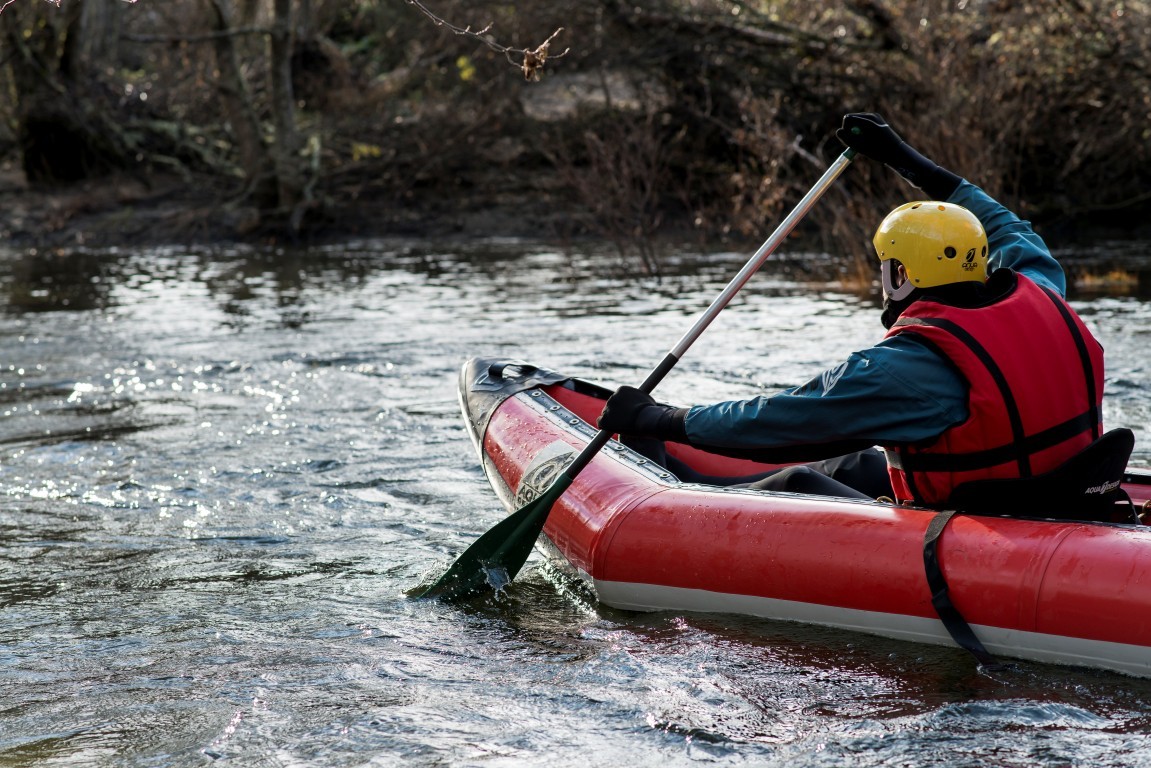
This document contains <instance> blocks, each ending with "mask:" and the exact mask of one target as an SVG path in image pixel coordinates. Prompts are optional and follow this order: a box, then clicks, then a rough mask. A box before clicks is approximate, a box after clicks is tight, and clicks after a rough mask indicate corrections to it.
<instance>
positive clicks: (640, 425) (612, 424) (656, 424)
mask: <svg viewBox="0 0 1151 768" xmlns="http://www.w3.org/2000/svg"><path fill="white" fill-rule="evenodd" d="M686 416H687V409H686V408H675V407H674V406H670V405H664V404H663V403H657V402H656V401H655V400H653V399H652V397H651V395H649V394H647V393H645V392H641V391H639V390H638V389H636V388H635V387H620V388H619V389H618V390H616V393H615V394H614V395H612V396H611V397H609V398H608V401H607V405H605V406H604V409H603V413H601V414H600V416H599V428H600V429H607V430H610V431H612V432H616V433H619V434H623V435H633V436H635V437H654V438H656V439H657V440H671V441H673V442H676V443H686V442H687V430H686V428H685V426H684V417H686Z"/></svg>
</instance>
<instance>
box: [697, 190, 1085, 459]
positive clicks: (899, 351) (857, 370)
mask: <svg viewBox="0 0 1151 768" xmlns="http://www.w3.org/2000/svg"><path fill="white" fill-rule="evenodd" d="M947 202H952V203H955V204H957V205H962V206H963V207H964V208H967V209H968V210H970V211H971V212H972V213H974V214H975V215H976V216H977V217H978V218H979V220H980V222H982V224H983V228H984V230H986V232H987V242H988V246H989V251H990V254H989V256H988V271H989V272H990V271H994V270H995V269H999V268H1003V267H1007V268H1010V269H1013V270H1015V271H1017V272H1020V273H1022V274H1025V275H1027V276H1028V277H1030V278H1031V279H1032V280H1034V281H1035V282H1037V283H1039V284H1040V285H1042V286H1047V287H1049V288H1051V289H1053V290H1054V291H1056V292H1057V293H1058V294H1059V295H1060V296H1066V292H1067V283H1066V278H1065V276H1064V274H1063V269H1062V267H1060V265H1059V262H1057V261H1056V260H1055V259H1054V257H1052V255H1051V252H1050V251H1049V250H1048V248H1047V246H1046V245H1045V244H1044V242H1043V240H1042V239H1041V238H1040V237H1039V235H1037V234H1035V232H1034V231H1033V230H1032V229H1031V225H1030V224H1029V223H1028V222H1026V221H1023V220H1021V219H1020V218H1019V217H1018V216H1016V215H1015V214H1014V213H1012V212H1011V211H1009V210H1007V209H1006V208H1004V207H1003V206H1002V205H1000V204H999V203H998V202H996V201H995V200H994V199H992V198H991V197H990V196H989V195H988V194H987V193H986V192H984V191H983V190H982V189H980V188H979V187H976V186H975V185H973V184H971V183H969V182H967V181H963V182H962V183H960V185H959V187H958V188H957V189H956V190H955V192H954V193H953V194H952V195H951V197H950V198H949V199H948V201H947ZM877 326H878V322H877ZM966 418H967V382H966V381H965V380H964V379H963V378H962V377H961V376H960V375H959V374H958V373H957V372H956V371H955V370H954V369H953V368H952V366H951V365H950V363H948V362H947V361H946V360H944V359H943V358H941V357H940V356H939V355H938V354H937V353H936V352H934V351H933V350H932V349H930V348H929V347H927V346H925V345H924V344H922V343H920V342H919V341H917V340H916V339H915V336H914V334H910V333H908V334H900V335H898V336H894V337H892V338H888V339H883V340H882V341H880V342H878V343H877V344H876V345H875V346H872V347H869V348H867V349H862V350H859V351H858V352H854V353H852V354H851V355H850V356H849V357H848V358H847V359H846V360H844V361H843V362H841V363H839V364H838V365H836V366H834V367H832V368H830V369H828V370H826V371H824V372H823V373H821V374H819V375H818V376H816V377H815V378H813V379H811V381H809V382H807V383H806V384H804V385H802V386H799V387H795V388H792V389H787V390H784V391H782V392H780V393H778V394H775V395H771V396H761V397H755V398H752V399H750V400H738V401H732V402H724V403H716V404H714V405H698V406H695V407H693V408H691V409H690V410H689V411H688V413H687V417H686V420H685V428H686V430H687V437H688V440H689V441H690V442H691V443H693V444H696V445H701V446H714V447H717V448H727V449H734V450H736V451H752V452H760V453H763V454H765V455H766V456H768V457H772V458H774V460H776V461H814V460H816V459H821V458H831V457H833V456H836V455H839V454H842V453H847V452H849V451H851V450H857V449H859V448H862V447H866V446H869V445H890V444H895V443H915V442H920V441H928V440H931V439H934V438H936V437H938V436H939V435H940V434H942V433H943V432H944V431H945V430H946V429H948V428H949V427H952V426H954V425H956V424H959V423H960V422H962V421H964V420H965V419H966ZM773 451H774V452H777V454H776V455H774V456H772V452H773Z"/></svg>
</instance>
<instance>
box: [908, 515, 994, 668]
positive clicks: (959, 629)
mask: <svg viewBox="0 0 1151 768" xmlns="http://www.w3.org/2000/svg"><path fill="white" fill-rule="evenodd" d="M955 514H956V511H955V510H953V509H948V510H944V511H942V512H940V513H939V514H937V515H936V516H935V517H933V518H932V519H931V524H930V525H928V526H927V532H926V533H925V534H924V536H923V566H924V568H925V570H926V571H927V585H928V586H929V587H930V588H931V604H932V605H933V606H934V607H935V612H936V613H937V614H939V618H940V620H941V621H942V622H943V626H944V628H946V629H947V633H948V634H950V635H951V639H952V640H954V641H955V642H956V643H958V644H959V647H961V648H963V649H964V650H966V651H968V652H969V653H970V654H971V655H972V656H974V657H975V658H976V660H978V661H979V663H980V664H983V665H985V666H986V665H992V664H995V663H996V661H995V657H994V656H992V655H991V654H990V653H988V651H987V649H986V648H984V647H983V643H981V642H980V641H979V638H978V637H976V636H975V630H973V629H972V628H971V625H970V624H968V623H967V619H965V618H963V614H961V613H960V612H959V609H958V608H956V607H955V604H954V603H952V602H951V596H950V595H949V594H948V589H947V579H945V578H944V577H943V569H942V568H940V567H939V551H938V549H939V537H940V536H941V535H942V534H943V529H944V528H946V527H947V524H948V523H949V522H951V518H952V517H954V516H955Z"/></svg>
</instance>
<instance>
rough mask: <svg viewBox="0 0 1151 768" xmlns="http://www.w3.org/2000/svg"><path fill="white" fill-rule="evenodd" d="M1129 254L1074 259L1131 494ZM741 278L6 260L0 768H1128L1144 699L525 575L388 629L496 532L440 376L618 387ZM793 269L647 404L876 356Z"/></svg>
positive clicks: (411, 253)
mask: <svg viewBox="0 0 1151 768" xmlns="http://www.w3.org/2000/svg"><path fill="white" fill-rule="evenodd" d="M1139 254H1140V249H1139V248H1137V247H1134V246H1132V245H1117V246H1113V247H1110V248H1102V249H1099V250H1096V251H1095V252H1093V253H1091V254H1085V253H1075V252H1071V253H1068V254H1066V258H1067V260H1068V262H1069V263H1074V264H1087V265H1089V266H1091V265H1093V266H1091V268H1090V270H1089V271H1090V272H1091V273H1092V274H1094V275H1096V276H1097V277H1099V278H1107V279H1105V280H1097V281H1094V282H1091V283H1089V284H1088V283H1083V284H1081V286H1080V290H1079V291H1078V293H1077V294H1076V296H1075V304H1076V306H1077V308H1078V309H1079V310H1080V312H1081V313H1082V314H1083V315H1084V316H1085V317H1086V318H1087V320H1088V322H1089V323H1090V324H1091V325H1092V327H1093V329H1094V330H1095V331H1096V332H1097V334H1098V335H1099V336H1100V338H1101V339H1102V340H1103V341H1104V343H1105V344H1106V346H1107V349H1108V355H1109V378H1108V384H1107V386H1108V397H1109V399H1108V405H1107V410H1106V418H1107V421H1108V424H1109V426H1128V427H1131V428H1133V429H1135V430H1136V433H1137V436H1138V440H1139V445H1138V446H1137V454H1136V457H1135V463H1137V464H1139V465H1141V466H1148V465H1151V440H1149V439H1148V429H1149V428H1151V389H1148V386H1147V385H1148V380H1149V372H1148V353H1147V349H1148V339H1149V338H1151V295H1149V294H1151V292H1149V291H1148V290H1147V287H1148V284H1147V281H1146V280H1144V282H1143V283H1142V284H1141V285H1140V284H1139V283H1137V282H1136V278H1137V277H1138V276H1139V275H1140V274H1142V275H1143V276H1144V278H1146V276H1147V272H1146V270H1147V268H1148V266H1149V265H1148V263H1147V262H1146V261H1144V260H1141V257H1140V255H1139ZM743 258H744V256H742V255H737V254H726V255H725V254H719V255H715V254H712V255H709V256H702V255H693V254H690V253H686V254H683V255H681V256H679V257H675V258H671V257H669V261H668V265H669V266H668V276H666V277H665V278H664V279H663V280H662V281H660V282H658V283H656V282H654V281H650V280H647V281H643V280H641V281H637V280H633V279H628V278H625V277H611V276H608V277H604V276H603V275H612V274H614V272H613V268H614V267H615V266H617V265H616V263H615V261H614V260H613V257H612V256H611V255H610V254H607V253H596V252H593V251H589V252H580V253H569V252H561V251H558V250H555V249H551V248H548V247H541V246H537V245H533V244H530V243H520V242H502V243H501V242H494V243H486V244H483V245H475V246H468V247H464V246H460V245H458V244H457V245H450V246H440V247H431V246H428V245H426V244H424V245H417V244H405V243H398V242H368V243H351V244H347V245H344V246H341V247H332V248H326V249H316V250H312V251H309V252H306V253H296V252H278V251H268V252H263V251H251V250H226V249H203V250H196V249H189V248H168V249H152V250H147V251H120V250H109V251H99V252H92V251H75V252H41V253H35V252H23V251H21V252H12V251H0V295H2V296H3V297H4V298H3V301H4V306H3V309H2V318H3V322H2V323H0V619H2V621H0V765H44V766H51V765H68V766H109V765H111V766H171V765H208V764H212V763H214V762H216V761H222V762H224V763H225V764H234V765H259V766H352V765H356V766H359V765H373V766H580V768H592V767H593V766H605V767H606V766H621V765H628V766H660V767H661V768H664V767H666V766H668V765H689V764H696V763H705V764H719V765H755V766H844V765H851V766H928V765H938V766H985V765H995V766H1036V765H1041V766H1143V765H1146V766H1151V741H1149V738H1148V737H1149V734H1151V681H1143V680H1136V679H1132V678H1127V677H1123V676H1120V675H1116V674H1110V673H1102V672H1093V671H1084V670H1075V669H1066V668H1060V667H1053V666H1045V665H1039V664H1026V663H1019V664H1013V665H1011V666H1010V667H1008V668H1007V669H1004V670H999V671H995V672H986V671H980V670H978V669H977V668H976V667H975V665H974V664H973V663H972V660H971V659H970V658H968V657H967V656H966V655H965V654H964V653H963V652H961V651H959V650H957V649H947V648H933V647H925V646H918V645H912V644H907V643H900V642H895V641H885V640H880V639H875V638H871V637H866V636H860V635H854V634H850V633H845V632H838V631H830V630H823V629H818V628H811V627H803V626H797V625H791V624H785V623H773V622H767V621H760V620H754V621H753V620H747V619H740V618H734V617H729V616H704V615H690V614H685V615H673V614H663V613H660V614H649V615H636V614H627V613H620V612H615V611H611V610H607V609H605V608H603V607H601V606H597V605H595V604H590V603H589V602H588V600H587V599H586V597H584V596H582V595H579V594H572V593H571V592H570V591H567V590H564V589H561V588H558V587H557V585H556V584H555V583H553V581H552V580H550V579H549V576H548V574H547V573H546V569H542V568H540V567H539V565H540V560H539V559H538V555H537V556H535V557H533V559H532V560H531V561H529V564H528V567H527V568H525V570H524V571H523V572H522V573H521V575H520V577H519V578H518V579H517V580H516V581H515V582H514V583H513V584H512V585H511V586H510V587H509V588H508V589H507V590H506V592H505V593H503V594H502V595H500V596H499V597H498V598H490V599H485V600H481V601H478V602H477V603H475V604H472V605H466V606H449V605H442V604H438V603H434V602H425V601H415V600H411V599H409V598H407V597H406V596H405V594H404V592H405V590H407V589H410V588H412V587H413V586H415V585H416V584H418V583H419V582H420V581H421V580H423V579H425V578H427V577H428V576H429V574H434V573H437V572H439V571H440V570H442V569H443V568H445V567H446V566H447V564H448V563H449V562H450V561H451V560H452V558H453V557H454V555H456V554H458V553H459V552H460V551H462V549H463V548H465V547H466V546H467V545H468V544H469V543H471V542H472V541H473V540H474V539H475V538H476V537H477V536H478V535H480V534H481V533H483V532H484V531H486V530H487V529H488V528H489V527H491V526H492V525H493V524H494V523H495V522H497V521H498V520H499V519H500V518H501V516H502V515H503V510H502V508H501V506H500V504H499V502H498V501H497V499H496V497H495V494H494V492H493V491H492V490H491V489H490V487H489V486H488V485H487V482H486V480H485V479H484V476H483V473H482V471H481V469H480V465H479V461H478V459H477V457H476V456H475V455H474V453H473V451H472V447H471V444H470V442H469V440H468V437H467V434H466V432H465V429H464V426H463V422H462V419H461V417H460V415H459V412H458V408H457V404H456V376H457V371H458V368H459V365H460V364H461V363H462V362H463V360H464V359H466V358H467V357H470V356H473V355H484V356H509V357H517V358H521V359H524V360H528V361H531V362H534V363H537V364H540V365H544V366H547V367H550V368H555V369H558V370H561V371H565V372H570V373H573V374H579V375H583V376H586V377H590V378H594V379H597V380H600V381H603V382H604V383H607V384H610V385H617V384H624V383H632V384H634V383H637V382H638V381H640V380H641V379H642V377H643V375H644V374H645V373H646V372H647V370H648V369H649V368H651V367H652V366H654V364H655V363H656V362H657V361H658V360H659V359H660V358H661V357H662V356H663V354H664V353H665V352H666V351H667V349H669V348H670V347H671V346H672V345H673V344H674V342H675V341H676V340H677V339H678V338H679V336H680V335H681V334H682V333H683V332H684V331H685V330H686V329H687V328H688V327H689V326H690V325H691V323H692V322H693V321H694V318H695V317H696V316H697V315H698V313H699V312H700V311H702V309H703V308H704V307H706V306H707V304H708V303H709V302H710V301H711V299H712V298H713V297H714V295H715V294H716V293H718V291H719V290H720V289H721V288H722V286H723V284H724V283H725V282H726V280H727V279H728V278H729V277H730V276H731V275H732V274H734V272H735V271H736V270H737V269H738V268H739V266H740V264H741V263H742V259H743ZM817 262H818V259H814V258H813V259H807V260H804V259H795V258H793V259H791V260H788V259H782V258H781V259H777V260H774V261H772V262H769V263H768V265H767V266H766V267H765V268H764V271H763V273H762V274H761V275H759V276H757V277H756V278H755V279H754V280H753V282H752V283H751V284H750V285H749V286H747V288H746V289H745V290H744V292H743V293H741V294H740V295H739V296H738V297H737V298H736V300H735V301H734V302H733V305H732V306H731V307H729V308H728V309H727V310H726V311H725V312H724V313H723V314H722V315H721V316H720V318H719V319H718V320H717V321H716V322H715V324H714V325H713V327H712V328H711V329H710V330H709V331H708V332H707V334H706V335H705V336H704V337H703V338H702V339H701V340H700V342H698V343H697V345H696V347H695V348H693V349H692V350H691V351H690V352H689V353H688V355H687V356H686V357H685V359H684V360H683V362H681V364H680V365H679V366H678V367H677V369H676V370H675V371H673V372H672V374H671V375H670V376H669V377H668V379H667V380H666V381H665V382H664V384H663V385H661V388H660V390H659V392H658V393H657V394H659V395H660V396H661V397H662V399H664V400H668V401H671V402H678V403H690V402H702V401H708V400H715V399H723V398H728V397H742V396H749V395H751V394H752V393H755V392H758V391H760V390H762V389H773V388H778V387H783V386H790V385H793V384H798V383H801V382H802V381H804V380H806V379H807V378H808V377H809V376H810V375H812V374H813V373H815V372H817V371H818V370H821V369H822V368H823V367H824V366H826V365H830V364H832V363H834V362H837V361H838V360H839V359H840V358H841V357H842V356H843V355H845V354H847V353H848V352H850V351H851V350H853V349H855V348H857V347H858V346H861V345H864V344H867V343H869V342H870V341H873V340H874V339H875V338H877V337H878V336H879V334H880V333H881V327H880V326H879V323H878V318H877V311H876V308H875V305H874V302H873V299H871V298H869V297H866V296H862V297H861V296H856V295H854V294H852V293H847V292H844V291H842V290H840V289H838V288H837V287H836V285H835V284H834V283H825V282H811V281H809V280H799V279H797V278H796V275H797V274H801V273H804V270H803V269H801V267H807V266H810V265H811V264H813V263H817ZM1116 266H1117V267H1118V268H1120V269H1122V270H1125V271H1123V272H1122V273H1113V272H1112V271H1111V268H1112V267H1116ZM1116 275H1118V277H1119V279H1118V280H1115V279H1113V278H1116ZM1114 283H1117V284H1118V288H1115V286H1114ZM845 588H848V585H845ZM1133 620H1143V619H1141V618H1140V619H1136V618H1133Z"/></svg>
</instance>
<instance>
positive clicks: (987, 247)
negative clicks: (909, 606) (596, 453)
mask: <svg viewBox="0 0 1151 768" xmlns="http://www.w3.org/2000/svg"><path fill="white" fill-rule="evenodd" d="M836 135H837V136H838V137H839V139H840V140H841V141H842V142H843V143H844V144H846V145H847V146H848V147H851V148H852V149H854V150H856V151H857V152H858V153H859V154H861V155H863V156H866V157H869V158H871V159H872V160H876V161H878V162H881V163H883V164H885V165H887V166H888V167H889V168H891V169H892V170H894V171H895V172H896V173H898V174H899V175H900V176H902V177H903V178H904V179H905V180H906V181H907V182H909V183H910V184H911V185H912V186H914V187H916V188H918V189H920V190H922V192H923V193H924V194H925V195H926V196H927V198H929V199H928V200H925V201H919V202H913V203H908V204H906V205H903V206H900V207H898V208H896V209H895V210H894V211H892V212H891V213H890V214H889V215H888V216H887V217H886V218H885V219H884V220H883V222H882V223H881V224H880V225H879V228H878V230H877V231H876V234H875V238H874V241H873V243H874V245H875V248H876V253H877V256H878V258H879V260H880V274H881V281H882V285H883V311H882V314H881V320H882V323H883V326H884V328H886V329H887V334H886V335H885V336H884V337H883V339H882V340H880V341H879V342H878V343H876V344H875V345H874V346H872V347H869V348H867V349H863V350H860V351H858V352H855V353H853V354H851V355H850V356H849V357H848V358H847V359H846V360H844V361H843V362H841V363H840V364H838V365H836V366H834V367H832V368H830V369H829V370H827V371H824V372H823V373H820V374H819V375H818V376H816V377H814V378H813V379H811V380H810V381H809V382H807V383H806V384H804V385H802V386H799V387H795V388H793V389H788V390H785V391H783V392H780V393H778V394H775V395H771V396H766V395H765V396H760V397H755V398H752V399H750V400H741V401H731V402H722V403H715V404H712V405H696V406H694V407H691V408H677V407H673V406H670V405H665V404H662V403H658V402H656V401H655V400H653V399H652V398H651V397H650V396H649V395H646V394H644V393H642V392H640V391H639V390H638V389H635V388H632V387H623V388H621V389H619V390H618V391H617V392H616V393H615V394H614V395H613V396H612V397H611V398H610V399H609V400H608V402H607V406H606V407H605V408H604V411H603V413H602V415H601V416H600V419H599V425H600V427H601V428H603V429H610V430H612V431H613V432H618V433H620V434H621V435H627V436H635V437H638V438H648V439H654V440H658V441H674V442H681V443H689V444H691V445H693V446H696V447H699V448H702V449H705V450H708V451H711V452H715V453H722V454H726V455H736V456H750V457H754V458H758V459H759V460H762V461H769V462H772V463H789V464H790V463H796V462H809V463H807V464H804V465H801V466H794V467H789V468H788V469H786V470H784V471H782V472H778V473H776V474H774V475H772V476H770V477H767V478H765V479H762V480H759V481H757V482H755V483H754V484H753V487H757V488H763V489H771V490H797V491H801V492H824V493H831V494H833V495H845V496H851V495H855V496H859V497H869V498H876V497H879V496H891V497H893V498H894V499H895V500H898V501H912V502H915V503H918V504H922V505H925V506H931V507H942V506H944V505H946V504H947V503H948V501H949V498H950V497H951V495H952V491H953V490H954V489H955V488H956V487H957V486H959V485H960V484H962V483H965V482H967V481H977V480H983V479H989V478H1019V477H1030V476H1033V475H1040V474H1042V473H1045V472H1048V471H1050V470H1052V469H1054V468H1056V467H1058V466H1059V465H1060V464H1062V463H1063V462H1064V461H1066V460H1067V459H1069V458H1071V457H1072V456H1075V455H1076V454H1078V453H1079V452H1080V451H1082V450H1083V449H1085V448H1086V447H1087V446H1088V445H1090V444H1092V443H1093V441H1095V440H1097V439H1098V438H1099V437H1100V435H1101V433H1102V418H1101V402H1102V395H1103V350H1102V347H1101V345H1100V344H1099V342H1098V341H1096V340H1095V338H1094V337H1093V336H1092V335H1091V332H1090V331H1089V329H1088V328H1087V327H1086V326H1085V325H1084V323H1083V322H1082V320H1081V319H1080V318H1079V317H1078V316H1077V315H1076V314H1075V312H1074V311H1073V310H1072V309H1071V308H1070V306H1069V305H1068V304H1067V303H1066V301H1065V296H1066V279H1065V277H1064V273H1063V269H1062V268H1061V267H1060V265H1059V263H1058V262H1057V261H1056V260H1055V259H1054V258H1053V257H1052V255H1051V252H1050V251H1049V250H1048V248H1047V246H1046V245H1045V244H1044V242H1043V240H1042V239H1041V238H1040V237H1039V235H1037V234H1036V233H1035V232H1034V231H1033V230H1032V228H1031V226H1030V224H1029V223H1028V222H1026V221H1023V220H1021V219H1020V218H1019V217H1018V216H1016V215H1015V214H1014V213H1012V212H1011V211H1009V210H1007V209H1006V208H1005V207H1003V206H1002V205H1001V204H999V203H998V202H996V201H995V200H994V199H992V198H991V197H990V196H989V195H988V194H987V193H986V192H984V191H983V190H982V189H980V188H979V187H977V186H975V185H974V184H972V183H971V182H969V181H967V180H965V179H963V178H961V177H960V176H958V175H956V174H954V173H952V172H951V171H949V170H947V169H945V168H942V167H940V166H939V165H937V164H936V163H934V162H932V161H931V160H929V159H928V158H926V157H924V156H923V155H922V154H920V153H919V152H918V151H916V150H915V149H913V148H912V147H910V146H909V145H908V144H907V143H906V142H904V141H903V139H902V138H901V137H900V136H899V135H898V134H897V133H896V132H895V131H894V130H893V129H892V128H891V127H890V126H889V125H888V124H887V123H886V121H885V120H884V119H883V118H882V117H881V116H880V115H877V114H874V113H854V114H849V115H846V116H845V117H844V119H843V126H842V128H841V129H840V130H839V131H838V132H837V134H836ZM874 446H881V447H882V448H883V449H884V450H883V452H882V453H880V452H879V451H876V450H875V448H874ZM665 458H666V457H665ZM668 462H669V463H674V460H670V459H669V460H668ZM672 469H673V470H675V471H679V472H682V473H687V474H688V476H687V477H684V476H682V475H681V479H684V480H691V479H693V478H691V477H690V474H691V473H690V470H688V469H687V468H686V467H682V466H673V467H672ZM828 478H834V479H833V480H828ZM888 481H890V482H888ZM840 483H845V484H846V486H850V487H844V486H841V485H840ZM745 484H746V483H745ZM853 489H854V491H855V492H854V493H853Z"/></svg>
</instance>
